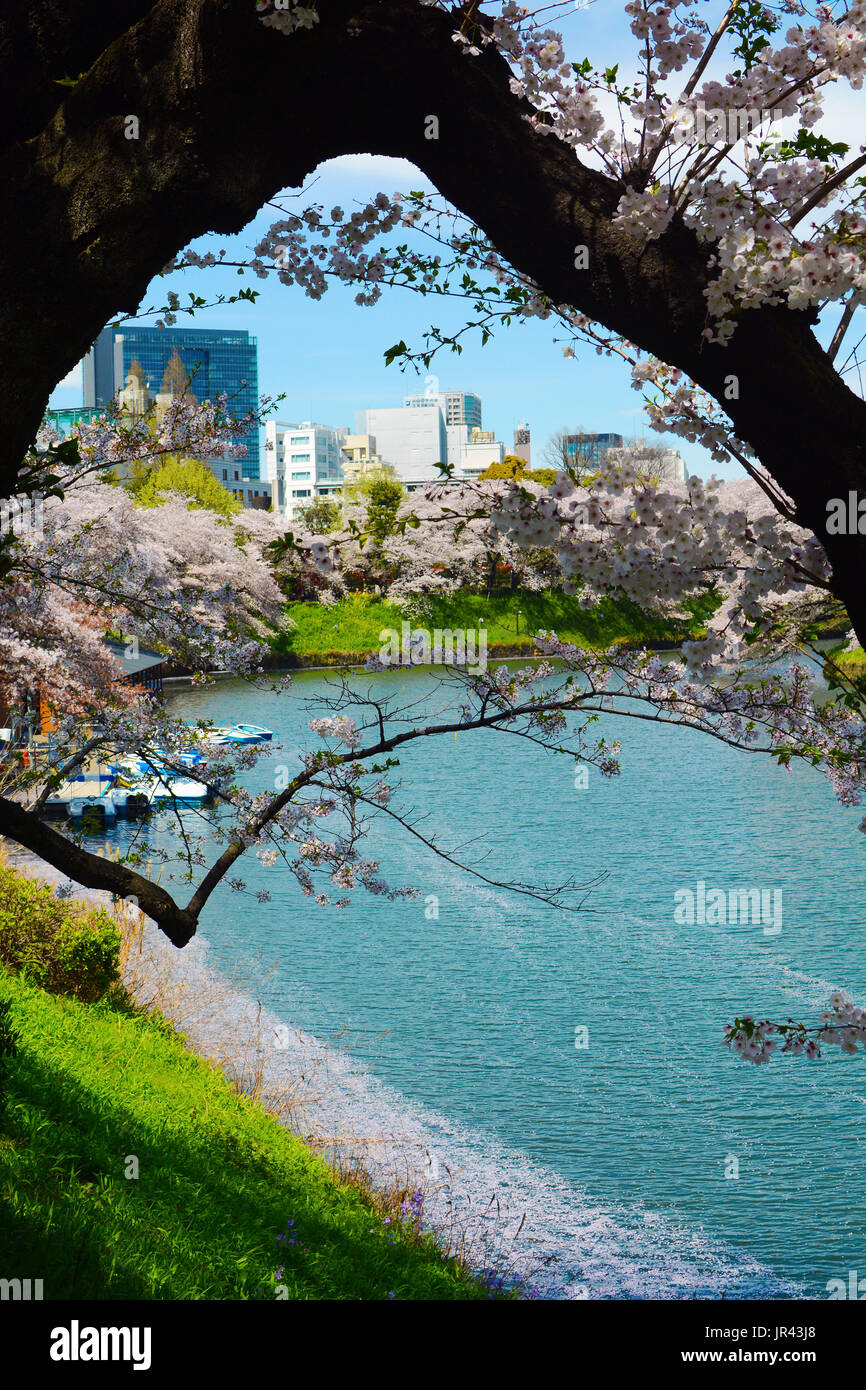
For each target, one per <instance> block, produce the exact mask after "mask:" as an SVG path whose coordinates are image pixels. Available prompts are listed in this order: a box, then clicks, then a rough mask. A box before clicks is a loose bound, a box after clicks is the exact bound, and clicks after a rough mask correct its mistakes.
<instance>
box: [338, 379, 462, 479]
mask: <svg viewBox="0 0 866 1390" xmlns="http://www.w3.org/2000/svg"><path fill="white" fill-rule="evenodd" d="M421 399H422V401H423V404H420V403H419V404H418V405H416V406H411V405H403V406H396V407H394V408H393V409H390V410H361V411H359V412H358V414H357V415H356V417H355V433H356V434H371V435H373V437H374V439H375V440H376V448H377V450H378V452H379V454H380V456H381V457H382V458H383V459H384V460H385V462H386V463H390V464H391V466H392V467H393V468H394V470H395V471H396V473H397V477H398V478H399V479H400V481H401V482H402V483H403V484H404V485H405V486H406V487H407V488H408V489H409V490H410V491H412V490H413V488H419V487H422V486H423V485H424V484H425V483H432V482H435V481H436V480H441V478H442V474H441V473H440V472H439V470H438V469H437V467H436V464H437V463H447V462H448V436H447V433H446V428H445V416H444V415H443V413H442V409H441V407H440V405H439V402H438V401H437V400H436V398H435V397H429V398H426V399H425V398H423V397H422V398H421Z"/></svg>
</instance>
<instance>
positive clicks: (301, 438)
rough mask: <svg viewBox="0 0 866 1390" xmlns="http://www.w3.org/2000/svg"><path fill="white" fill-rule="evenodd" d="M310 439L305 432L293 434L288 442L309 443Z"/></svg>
mask: <svg viewBox="0 0 866 1390" xmlns="http://www.w3.org/2000/svg"><path fill="white" fill-rule="evenodd" d="M309 442H310V440H309V437H308V436H307V435H306V434H293V435H292V437H291V439H290V440H289V443H290V444H302V445H303V444H309Z"/></svg>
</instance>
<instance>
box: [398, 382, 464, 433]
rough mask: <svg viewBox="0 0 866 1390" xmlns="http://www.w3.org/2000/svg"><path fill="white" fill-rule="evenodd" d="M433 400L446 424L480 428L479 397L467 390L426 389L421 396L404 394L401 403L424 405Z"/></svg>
mask: <svg viewBox="0 0 866 1390" xmlns="http://www.w3.org/2000/svg"><path fill="white" fill-rule="evenodd" d="M431 401H435V402H436V404H437V405H438V406H439V409H440V410H441V411H442V414H443V416H444V417H445V424H446V425H466V426H467V428H468V429H470V430H473V429H479V430H480V429H481V397H480V396H476V395H474V393H470V392H467V391H428V392H426V393H425V394H424V395H423V396H404V398H403V404H404V405H408V406H425V405H429V404H430V402H431Z"/></svg>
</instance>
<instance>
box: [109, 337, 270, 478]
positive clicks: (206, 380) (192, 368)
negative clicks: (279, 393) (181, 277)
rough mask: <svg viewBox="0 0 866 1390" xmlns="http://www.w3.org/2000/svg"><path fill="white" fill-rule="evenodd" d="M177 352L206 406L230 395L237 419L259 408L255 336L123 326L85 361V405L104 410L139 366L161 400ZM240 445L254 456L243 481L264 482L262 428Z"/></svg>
mask: <svg viewBox="0 0 866 1390" xmlns="http://www.w3.org/2000/svg"><path fill="white" fill-rule="evenodd" d="M175 353H177V355H178V357H179V358H180V360H181V362H182V363H183V365H184V367H185V369H186V372H187V374H188V376H189V378H190V382H189V389H190V391H191V392H192V393H193V395H194V396H196V397H197V398H198V399H199V400H200V401H210V400H213V399H214V397H215V396H218V395H219V394H220V393H221V392H223V391H224V392H225V393H226V394H227V395H228V397H229V402H228V410H229V412H230V413H231V414H233V415H244V414H246V412H247V411H248V410H251V409H253V408H254V407H255V406H256V405H257V404H258V396H259V364H258V347H257V340H256V339H255V338H254V337H251V336H250V335H249V333H247V332H244V331H235V332H231V333H230V332H221V331H219V330H213V329H209V328H143V327H130V326H126V325H122V326H121V327H120V328H111V327H108V328H103V330H102V332H101V333H100V335H99V337H98V338H97V340H96V342H95V343H94V345H93V347H92V348H91V350H90V352H89V353H88V354H87V356H86V358H85V359H84V404H85V406H95V407H97V408H101V409H104V408H105V407H106V406H107V405H108V403H109V401H110V400H111V398H112V396H113V395H115V393H116V392H117V391H120V390H122V389H123V387H124V385H125V383H126V378H127V375H128V373H129V370H130V365H131V363H133V362H135V361H137V362H139V363H140V364H141V367H142V371H143V374H144V382H145V385H146V386H147V388H148V390H149V391H150V393H151V395H154V396H155V395H157V393H158V392H159V391H160V390H161V389H162V381H163V377H164V376H165V371H166V368H167V367H168V364H169V361H170V359H171V358H172V357H173V356H174V354H175ZM238 443H243V444H245V445H246V447H247V449H248V451H249V452H248V454H247V456H246V457H245V458H242V459H239V460H238V463H239V465H240V467H241V470H242V476H243V477H244V478H260V476H261V473H260V468H259V431H258V427H257V426H256V427H254V428H253V429H252V430H250V431H249V432H248V433H247V434H246V435H244V436H242V437H240V436H239V437H238Z"/></svg>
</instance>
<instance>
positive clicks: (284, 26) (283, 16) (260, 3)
mask: <svg viewBox="0 0 866 1390" xmlns="http://www.w3.org/2000/svg"><path fill="white" fill-rule="evenodd" d="M256 11H257V12H258V16H259V19H260V20H261V22H262V24H266V25H267V26H268V28H270V29H277V30H278V31H279V32H280V33H281V34H293V33H294V32H295V30H296V29H312V28H313V26H314V25H315V24H318V22H319V16H318V13H317V12H316V10H314V9H311V8H310V7H309V6H305V5H295V4H294V3H293V0H256Z"/></svg>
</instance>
